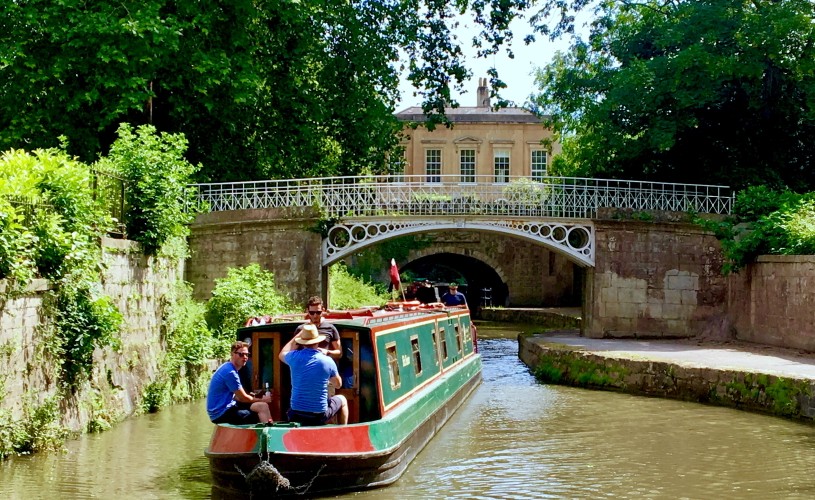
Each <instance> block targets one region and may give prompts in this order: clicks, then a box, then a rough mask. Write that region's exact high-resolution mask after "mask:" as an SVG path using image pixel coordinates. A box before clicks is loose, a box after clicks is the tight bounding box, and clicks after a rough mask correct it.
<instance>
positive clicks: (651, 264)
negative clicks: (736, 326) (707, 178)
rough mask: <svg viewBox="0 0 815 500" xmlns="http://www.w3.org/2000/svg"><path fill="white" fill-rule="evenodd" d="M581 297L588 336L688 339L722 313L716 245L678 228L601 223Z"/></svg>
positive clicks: (694, 230)
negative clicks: (593, 262) (590, 269)
mask: <svg viewBox="0 0 815 500" xmlns="http://www.w3.org/2000/svg"><path fill="white" fill-rule="evenodd" d="M595 229H596V243H597V244H596V258H595V268H594V269H593V270H592V271H590V272H589V275H591V277H590V278H587V288H586V290H585V292H584V314H583V318H584V321H585V325H584V328H585V331H584V333H585V334H586V335H587V336H589V337H666V338H669V337H691V336H694V335H696V334H697V333H698V332H702V331H705V330H707V329H709V328H710V327H711V326H710V325H711V324H715V322H716V321H717V319H720V318H721V317H722V315H723V314H724V305H725V301H726V294H727V281H726V278H725V277H723V276H722V274H721V268H722V259H723V257H722V254H721V247H720V245H719V242H718V241H717V240H716V238H714V237H713V236H712V235H711V234H710V233H707V232H705V231H703V230H701V229H700V228H699V227H698V226H695V225H693V224H687V223H680V222H660V223H653V222H639V221H626V220H616V221H615V220H598V221H596V222H595Z"/></svg>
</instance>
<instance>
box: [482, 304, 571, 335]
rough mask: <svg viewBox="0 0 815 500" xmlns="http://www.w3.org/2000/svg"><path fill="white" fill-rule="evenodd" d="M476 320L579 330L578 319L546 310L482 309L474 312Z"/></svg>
mask: <svg viewBox="0 0 815 500" xmlns="http://www.w3.org/2000/svg"><path fill="white" fill-rule="evenodd" d="M475 314H477V315H478V318H479V319H481V320H484V321H501V322H504V323H528V324H532V325H535V326H538V327H541V328H567V329H575V330H579V329H580V323H581V321H580V317H579V316H577V315H568V314H561V313H557V312H555V311H551V310H546V309H521V308H514V309H505V308H501V307H483V308H479V309H478V310H477V311H475Z"/></svg>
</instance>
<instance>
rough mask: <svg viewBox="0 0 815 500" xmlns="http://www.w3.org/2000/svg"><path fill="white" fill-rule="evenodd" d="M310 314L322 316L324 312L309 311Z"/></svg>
mask: <svg viewBox="0 0 815 500" xmlns="http://www.w3.org/2000/svg"><path fill="white" fill-rule="evenodd" d="M308 313H309V314H322V313H323V312H322V311H309V312H308Z"/></svg>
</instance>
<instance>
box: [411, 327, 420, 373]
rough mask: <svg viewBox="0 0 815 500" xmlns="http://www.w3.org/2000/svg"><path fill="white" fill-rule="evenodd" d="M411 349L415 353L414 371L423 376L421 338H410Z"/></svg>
mask: <svg viewBox="0 0 815 500" xmlns="http://www.w3.org/2000/svg"><path fill="white" fill-rule="evenodd" d="M410 349H411V350H412V351H413V369H414V370H415V371H416V375H421V374H422V353H421V351H420V350H419V337H418V336H413V337H410Z"/></svg>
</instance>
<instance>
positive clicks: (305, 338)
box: [278, 325, 348, 425]
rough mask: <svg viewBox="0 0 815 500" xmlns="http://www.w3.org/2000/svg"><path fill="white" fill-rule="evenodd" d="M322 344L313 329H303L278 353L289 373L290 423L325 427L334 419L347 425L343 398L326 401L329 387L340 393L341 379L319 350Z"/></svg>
mask: <svg viewBox="0 0 815 500" xmlns="http://www.w3.org/2000/svg"><path fill="white" fill-rule="evenodd" d="M324 340H325V335H322V334H320V333H319V332H318V331H317V327H316V326H314V325H305V326H303V327H302V328H301V329H300V331H299V333H298V334H296V335H295V336H294V337H293V338H292V339H291V340H290V341H289V342H287V343H286V345H284V346H283V349H281V350H280V354H279V355H278V358H279V359H280V361H282V362H284V363H286V364H287V365H289V368H290V369H291V400H290V401H289V411H288V417H289V421H290V422H299V423H300V424H302V425H324V424H325V423H327V422H328V421H329V420H331V419H332V418H333V417H334V416H335V415H337V420H338V423H339V424H342V425H345V424H347V423H348V401H347V400H346V399H345V396H342V395H336V396H332V397H330V398H329V397H328V384H331V385H333V386H334V388H335V389H339V388H340V387H342V378H341V377H340V374H339V373H338V372H337V365H336V364H335V363H334V361H333V360H332V359H331V358H329V357H328V356H326V355H325V354H323V352H322V351H321V350H320V349H319V347H318V345H319V344H320V343H321V342H323V341H324Z"/></svg>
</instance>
